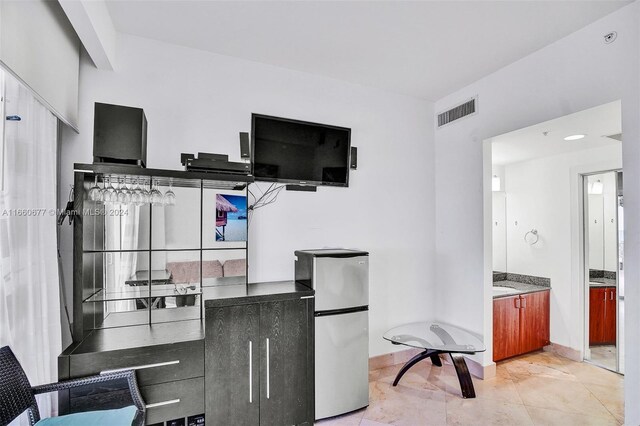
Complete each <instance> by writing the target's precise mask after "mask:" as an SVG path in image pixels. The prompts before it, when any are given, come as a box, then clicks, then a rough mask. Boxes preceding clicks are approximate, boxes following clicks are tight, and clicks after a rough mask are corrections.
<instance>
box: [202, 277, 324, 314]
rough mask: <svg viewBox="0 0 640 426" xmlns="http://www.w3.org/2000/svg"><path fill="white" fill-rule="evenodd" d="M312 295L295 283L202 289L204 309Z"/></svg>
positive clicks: (309, 291)
mask: <svg viewBox="0 0 640 426" xmlns="http://www.w3.org/2000/svg"><path fill="white" fill-rule="evenodd" d="M314 294H315V291H314V290H313V289H311V288H309V287H307V286H305V285H302V284H299V283H297V282H295V281H271V282H257V283H249V284H246V285H245V284H241V285H225V286H203V287H202V297H203V299H204V307H205V308H217V307H222V306H230V305H245V304H249V303H260V302H268V301H271V300H286V299H296V298H301V297H313V296H314Z"/></svg>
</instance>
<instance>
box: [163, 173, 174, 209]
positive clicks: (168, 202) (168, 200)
mask: <svg viewBox="0 0 640 426" xmlns="http://www.w3.org/2000/svg"><path fill="white" fill-rule="evenodd" d="M162 201H163V202H164V205H165V206H175V205H176V194H175V193H174V192H173V179H170V180H169V190H168V191H167V192H165V193H164V199H163V200H162Z"/></svg>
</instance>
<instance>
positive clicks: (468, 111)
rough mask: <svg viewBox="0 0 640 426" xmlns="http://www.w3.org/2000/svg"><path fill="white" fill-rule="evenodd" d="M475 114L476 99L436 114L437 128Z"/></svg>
mask: <svg viewBox="0 0 640 426" xmlns="http://www.w3.org/2000/svg"><path fill="white" fill-rule="evenodd" d="M475 113H476V98H472V99H471V100H469V101H467V102H465V103H463V104H460V105H458V106H457V107H453V108H451V109H450V110H448V111H445V112H441V113H440V114H438V127H442V126H444V125H445V124H449V123H451V122H453V121H456V120H459V119H461V118H462V117H466V116H468V115H472V114H475Z"/></svg>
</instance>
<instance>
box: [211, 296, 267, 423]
mask: <svg viewBox="0 0 640 426" xmlns="http://www.w3.org/2000/svg"><path fill="white" fill-rule="evenodd" d="M205 317H206V331H205V335H206V337H205V342H206V343H205V353H206V357H205V377H206V383H207V389H206V401H205V413H206V419H207V422H209V423H211V424H216V425H217V424H220V425H222V424H238V425H255V424H258V422H259V419H260V417H259V415H260V411H259V398H260V390H259V388H258V386H257V383H258V377H259V373H260V370H259V368H260V364H259V339H260V328H259V324H260V307H259V305H258V304H250V305H239V306H227V307H223V308H216V309H207V311H206V315H205ZM231 420H233V422H232V421H231Z"/></svg>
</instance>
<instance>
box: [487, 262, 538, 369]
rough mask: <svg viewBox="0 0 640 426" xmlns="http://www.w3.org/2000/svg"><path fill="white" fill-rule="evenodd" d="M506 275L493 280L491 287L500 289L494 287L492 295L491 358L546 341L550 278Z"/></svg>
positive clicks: (518, 351)
mask: <svg viewBox="0 0 640 426" xmlns="http://www.w3.org/2000/svg"><path fill="white" fill-rule="evenodd" d="M505 275H506V276H505V277H504V278H505V279H504V280H501V281H496V282H494V288H497V289H498V290H499V291H497V292H496V291H494V297H493V360H494V361H500V360H503V359H506V358H510V357H513V356H516V355H521V354H524V353H527V352H531V351H535V350H538V349H542V348H543V347H544V346H546V345H548V344H549V329H550V323H549V292H550V287H549V285H550V283H549V281H548V280H547V279H545V278H538V277H527V276H521V275H516V274H505ZM507 278H509V279H507ZM532 278H533V279H532ZM516 280H518V281H516Z"/></svg>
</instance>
